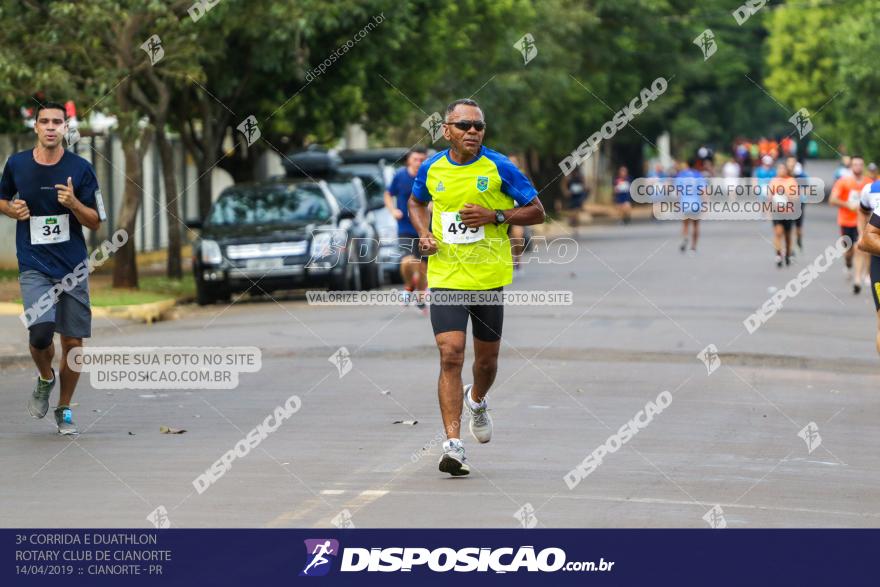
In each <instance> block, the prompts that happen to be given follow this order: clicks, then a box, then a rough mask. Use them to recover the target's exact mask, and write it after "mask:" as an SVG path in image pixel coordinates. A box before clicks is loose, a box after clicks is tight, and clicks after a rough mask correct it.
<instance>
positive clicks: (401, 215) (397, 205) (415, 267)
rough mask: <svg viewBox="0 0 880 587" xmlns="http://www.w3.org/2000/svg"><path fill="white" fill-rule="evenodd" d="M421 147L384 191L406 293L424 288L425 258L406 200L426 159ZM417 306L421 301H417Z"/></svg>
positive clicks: (409, 157) (407, 159) (426, 273)
mask: <svg viewBox="0 0 880 587" xmlns="http://www.w3.org/2000/svg"><path fill="white" fill-rule="evenodd" d="M427 153H428V152H427V150H425V148H424V147H415V148H414V149H411V150H410V152H409V153H407V155H406V165H405V166H404V167H402V168H400V169H398V170H397V172H396V173H395V174H394V178H393V179H392V180H391V183H390V184H389V185H388V190H387V191H386V192H385V207H386V208H388V210H389V211H390V212H391V215H392V216H394V218H395V220H397V244H398V248H399V249H400V250H401V254H402V255H403V258H402V259H401V260H400V276H401V278H402V279H403V287H404V289H405V290H406V291H407V292H413V291H416V292H423V291H425V287H427V285H426V284H427V280H428V261H427V259H426V258H425V257H422V256H421V255H420V254H419V251H418V234H416V229H415V228H413V225H412V222H410V220H409V209H408V208H407V201H408V200H409V196H410V194H412V185H413V181H414V180H415V178H416V173H418V171H419V167H420V166H421V165H422V163H424V162H425V159H426V158H427V156H428V155H427ZM418 304H419V307H421V306H422V302H421V301H419V302H418Z"/></svg>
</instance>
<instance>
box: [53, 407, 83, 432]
mask: <svg viewBox="0 0 880 587" xmlns="http://www.w3.org/2000/svg"><path fill="white" fill-rule="evenodd" d="M55 423H56V424H57V425H58V434H63V435H68V434H79V429H78V428H77V427H76V424H74V422H73V412H71V411H70V408H55Z"/></svg>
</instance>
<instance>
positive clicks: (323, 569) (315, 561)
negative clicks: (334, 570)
mask: <svg viewBox="0 0 880 587" xmlns="http://www.w3.org/2000/svg"><path fill="white" fill-rule="evenodd" d="M305 543H306V566H305V568H303V570H302V572H301V573H300V574H299V576H300V577H322V576H324V575H326V574H327V573H329V572H330V566H331V563H332V559H335V558H336V556H337V555H338V554H339V541H338V540H333V539H332V538H311V539H308V540H306V541H305ZM330 557H332V559H331V558H330Z"/></svg>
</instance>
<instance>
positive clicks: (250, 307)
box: [0, 207, 880, 527]
mask: <svg viewBox="0 0 880 587" xmlns="http://www.w3.org/2000/svg"><path fill="white" fill-rule="evenodd" d="M704 224H705V225H704V227H703V241H702V243H701V246H700V252H699V254H698V255H697V256H696V257H693V258H691V257H687V256H685V255H682V254H680V253H679V251H678V243H679V237H678V231H679V225H678V224H677V223H666V222H664V223H661V222H653V223H640V224H634V225H631V226H628V227H620V226H606V227H596V228H591V229H589V230H588V231H584V232H582V235H581V240H580V243H579V250H578V254H577V256H576V258H575V260H574V261H573V262H571V263H570V264H565V265H559V264H530V265H528V266H527V267H526V270H525V273H524V275H522V276H521V277H518V278H517V282H516V283H515V284H514V285H513V286H512V287H511V288H509V289H532V290H569V291H571V292H573V299H574V303H573V305H571V306H518V307H509V308H508V309H507V312H506V317H505V330H504V334H505V337H504V344H503V348H502V357H501V364H500V371H499V374H498V379H497V383H496V386H495V388H494V389H493V391H492V392H491V394H490V406H491V409H492V415H493V417H494V419H495V434H494V437H493V439H492V442H491V443H489V444H487V445H477V444H476V442H475V441H473V439H471V438H470V436H469V434H468V433H467V432H466V433H465V435H464V437H465V438H464V440H465V446H466V448H467V450H468V457H469V460H470V463H471V468H472V474H471V475H470V476H469V477H466V478H449V477H447V476H446V475H444V474H441V473H439V472H438V471H437V460H438V458H439V453H440V447H439V445H440V439H441V434H440V432H441V425H440V419H439V413H438V408H437V401H436V383H435V382H436V377H437V374H438V360H437V352H436V349H435V348H434V346H433V337H432V334H431V330H430V324H429V321H428V319H427V318H425V317H423V316H422V315H421V314H420V313H419V312H418V311H417V310H415V309H414V308H396V307H368V308H363V307H314V306H311V307H310V306H309V305H307V304H306V303H305V302H304V301H303V300H297V299H291V298H280V299H269V298H262V299H252V300H246V301H242V302H240V303H237V304H235V305H233V306H231V307H223V306H219V305H218V306H213V307H206V308H196V307H190V308H184V309H183V310H182V311H181V314H180V317H179V319H177V320H174V321H169V322H163V323H158V324H154V325H152V326H145V325H139V324H133V323H118V324H112V323H110V322H109V321H107V320H100V321H98V322H97V324H96V327H95V336H94V338H93V339H92V341H91V342H90V344H92V345H96V346H117V345H119V346H154V345H191V346H203V345H224V346H248V345H254V346H257V347H259V348H260V349H261V350H262V368H261V369H260V370H259V371H258V372H256V373H246V374H243V375H241V381H240V385H239V387H238V388H237V389H234V390H197V391H170V390H155V391H143V390H115V391H107V390H98V389H94V388H93V387H91V386H90V385H89V382H88V380H87V379H86V378H85V377H84V378H83V379H82V381H81V385H80V389H79V391H78V393H77V396H76V398H75V400H76V401H77V402H78V404H79V405H78V406H77V407H76V408H75V415H76V417H77V420H78V423H79V425H80V427H81V429H83V430H84V433H83V434H82V435H81V436H80V437H79V438H78V439H76V440H70V439H66V438H61V437H59V436H58V435H56V434H54V426H53V424H52V423H51V422H50V421H49V418H47V419H46V420H43V421H35V420H33V419H31V418H30V417H29V416H28V415H27V414H26V412H25V403H26V400H27V396H28V393H29V392H30V389H31V387H32V385H33V376H34V375H33V369H32V368H31V367H28V366H26V365H24V366H22V365H15V364H13V365H11V366H7V367H6V368H5V369H4V370H3V371H2V372H0V375H2V378H0V391H2V393H0V471H2V483H0V493H2V499H0V524H2V525H3V526H6V527H19V526H28V527H80V526H86V527H151V523H150V522H149V521H147V519H146V518H147V516H148V514H150V512H152V511H153V510H154V509H155V508H157V507H158V506H163V507H164V508H165V510H166V511H167V512H168V519H169V520H170V522H171V524H172V525H173V526H174V527H241V526H246V527H311V526H330V525H331V524H334V523H335V524H337V525H339V524H346V523H347V524H353V525H354V526H356V527H517V526H519V525H520V524H521V523H523V521H525V523H526V524H527V525H537V526H539V527H707V526H708V525H709V522H707V521H706V520H704V516H705V515H706V514H707V512H709V511H710V510H711V509H712V508H715V507H716V506H720V508H721V510H720V511H719V510H717V509H716V510H715V512H716V515H715V516H714V517H710V518H709V519H710V520H714V522H715V523H716V524H719V523H720V524H724V523H726V525H727V527H792V526H797V527H803V526H807V527H820V526H821V527H839V526H860V527H876V526H878V525H880V494H878V490H877V487H878V486H880V455H878V450H877V446H880V427H878V426H877V413H878V409H880V398H878V395H877V389H878V382H880V378H878V369H877V367H878V358H877V356H876V351H875V349H874V339H873V337H874V332H875V328H876V326H875V318H874V312H873V305H872V302H871V300H870V297H869V296H868V295H866V294H864V293H863V294H862V295H861V296H859V297H856V296H854V295H853V294H852V293H851V291H850V290H849V288H848V286H847V284H846V283H845V281H844V278H843V274H842V265H843V264H842V261H837V262H836V263H835V264H834V266H832V267H831V269H830V270H828V271H827V272H825V273H824V274H822V275H821V276H820V277H819V278H818V279H817V280H816V281H815V282H813V283H812V284H810V285H809V286H808V287H806V288H805V289H804V290H803V291H802V292H801V293H800V294H799V295H798V296H797V297H795V298H793V299H789V300H788V301H786V302H785V305H784V307H783V309H782V310H780V311H779V312H778V313H777V314H776V315H775V316H774V317H773V318H772V319H770V320H769V321H768V322H767V323H766V324H765V325H764V326H763V327H761V328H760V329H759V330H758V331H757V332H755V333H754V334H749V333H748V332H747V331H746V329H745V327H744V326H743V320H744V319H745V318H746V317H747V316H749V315H750V314H751V313H752V312H754V311H755V310H756V309H757V308H758V307H760V306H761V304H763V303H764V302H765V300H766V299H767V298H768V297H770V291H772V290H768V288H772V287H776V288H781V287H783V286H784V285H785V283H786V281H788V280H789V279H791V278H792V277H794V275H795V274H796V272H797V271H798V270H799V269H800V268H803V267H804V266H806V265H807V264H808V263H809V262H811V261H812V260H813V259H814V258H815V257H816V256H818V255H820V254H821V253H822V251H823V250H824V249H825V247H826V246H828V245H830V244H831V243H833V241H834V239H835V238H836V229H835V226H834V222H833V214H832V213H831V211H829V210H827V209H826V208H825V207H819V208H818V209H810V210H809V211H808V217H807V221H806V250H805V252H804V255H802V256H800V257H798V258H797V259H796V264H795V265H794V266H793V267H791V268H788V269H783V270H779V269H777V268H776V267H775V265H774V264H773V260H772V251H771V247H770V244H769V241H768V239H769V238H770V234H771V232H770V227H769V226H768V224H769V223H745V222H741V223H734V222H731V223H711V224H707V223H704ZM0 335H2V344H3V345H4V347H3V348H4V349H18V351H21V350H24V349H25V344H26V336H25V333H24V331H23V330H22V329H21V327H20V324H19V323H18V321H17V319H15V318H0ZM710 344H714V345H716V347H717V349H718V351H719V353H720V361H721V364H720V366H719V367H718V368H717V369H716V370H715V371H714V372H712V373H711V374H709V373H708V369H707V367H706V366H705V365H704V364H703V362H701V361H700V360H699V359H698V358H697V354H698V353H699V352H700V351H701V350H702V349H704V348H705V347H706V346H707V345H710ZM341 346H345V347H346V348H347V349H348V351H349V352H350V356H351V365H352V369H351V371H350V372H348V373H347V374H345V375H344V376H342V377H340V375H339V373H338V371H337V368H336V366H334V364H333V363H332V362H330V361H329V360H328V358H329V357H330V356H331V355H332V354H333V353H334V352H336V350H337V349H338V348H339V347H341ZM664 390H667V391H669V392H670V393H671V397H672V401H671V403H670V404H669V405H668V407H667V408H666V409H665V410H663V411H662V412H661V413H659V414H657V415H655V416H654V418H653V420H652V421H651V422H650V424H649V425H647V426H646V427H644V428H642V429H641V430H640V431H639V432H638V434H636V435H634V436H633V437H632V438H631V439H629V441H628V442H626V443H625V444H624V445H623V446H622V447H621V448H620V449H619V450H617V451H616V452H613V453H611V454H608V455H606V457H605V458H604V460H603V462H602V463H601V465H600V466H598V467H597V468H596V469H595V471H593V472H592V474H590V475H589V476H588V477H586V478H585V479H583V481H582V482H581V483H580V484H578V485H577V486H576V487H574V489H569V487H568V486H567V484H566V483H565V481H564V479H563V477H564V475H565V474H566V473H567V472H569V471H570V470H571V469H573V468H574V467H575V466H576V465H577V464H578V463H580V462H581V461H582V460H584V458H585V457H587V455H589V454H590V453H592V452H593V451H594V450H595V449H596V448H597V447H599V446H600V445H603V444H604V443H606V441H607V440H608V439H609V437H610V436H612V435H613V434H615V433H616V432H617V431H618V429H619V428H620V427H621V426H623V425H625V424H626V423H627V422H628V421H630V420H631V419H632V418H634V417H635V415H636V414H637V412H639V411H640V410H642V409H644V408H645V406H646V403H647V402H649V401H652V400H656V398H657V397H658V394H660V393H661V392H662V391H664ZM56 393H57V391H56ZM292 394H295V395H297V396H298V397H299V398H300V399H301V402H302V406H301V408H300V409H299V411H298V412H296V413H295V414H293V415H292V416H291V417H290V418H289V419H287V420H286V421H284V423H283V424H282V425H281V426H280V427H279V428H278V429H277V430H276V431H274V432H273V433H271V434H270V435H269V436H268V437H267V438H266V439H265V440H264V441H263V442H262V443H261V444H260V445H259V447H258V448H256V449H254V450H252V451H251V452H250V453H249V454H248V455H247V456H246V457H244V458H239V459H237V460H236V461H235V462H234V464H233V466H232V468H231V469H230V470H229V471H228V472H226V474H225V475H223V476H222V477H221V478H219V479H218V480H217V482H216V483H214V484H213V485H212V486H210V487H209V488H208V489H207V490H206V491H205V492H204V493H201V494H199V493H197V492H196V491H195V490H194V488H193V484H192V482H193V480H194V479H195V478H196V477H197V476H198V475H199V474H200V473H202V472H204V471H205V469H207V468H208V467H209V466H210V465H211V463H213V462H214V461H216V460H217V459H219V458H221V455H223V453H225V452H226V451H228V450H230V449H232V448H233V447H234V446H235V444H236V443H237V442H238V441H239V440H241V439H242V438H244V437H245V435H246V434H247V432H248V431H250V430H251V429H252V428H254V427H255V426H256V425H257V424H258V423H260V422H262V421H263V420H264V419H265V418H266V416H267V415H269V414H271V413H272V412H273V411H274V410H275V408H276V407H277V406H279V405H281V404H283V402H284V401H285V400H286V399H287V398H288V397H289V396H290V395H292ZM54 398H57V395H55V396H54ZM395 421H418V423H417V424H415V425H407V424H395V423H394V422H395ZM810 423H813V424H814V425H815V428H813V430H814V432H818V435H819V437H820V438H821V443H819V442H818V439H817V438H816V437H815V434H814V435H813V437H812V438H813V445H812V446H808V444H807V442H806V441H805V439H803V438H801V437H799V435H798V433H799V432H800V431H801V430H802V429H804V427H806V426H808V425H809V424H810ZM163 425H164V426H170V427H174V428H180V429H185V430H186V433H184V434H179V435H170V434H161V433H160V432H159V428H160V426H163ZM811 448H812V450H810V449H811ZM522 508H525V509H522ZM518 511H519V512H521V513H520V514H519V515H518V514H517V512H518ZM523 512H525V514H524V513H523ZM722 520H723V522H722Z"/></svg>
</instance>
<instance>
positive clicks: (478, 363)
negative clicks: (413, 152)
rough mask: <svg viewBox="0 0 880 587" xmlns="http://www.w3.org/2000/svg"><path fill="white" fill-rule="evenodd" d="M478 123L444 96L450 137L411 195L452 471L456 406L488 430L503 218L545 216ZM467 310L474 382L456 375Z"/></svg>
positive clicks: (472, 108) (506, 246) (519, 220)
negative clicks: (425, 257) (424, 260)
mask: <svg viewBox="0 0 880 587" xmlns="http://www.w3.org/2000/svg"><path fill="white" fill-rule="evenodd" d="M485 132H486V122H485V120H484V118H483V112H482V110H481V109H480V107H479V105H478V104H477V103H476V102H475V101H473V100H469V99H463V100H456V101H454V102H452V103H451V104H450V105H449V106H447V107H446V121H445V122H444V123H443V137H444V138H445V139H446V140H447V141H449V144H450V147H449V149H446V150H445V151H442V152H440V153H437V154H436V155H434V156H433V157H431V158H430V159H428V160H427V161H425V162H424V163H423V164H422V166H421V167H420V168H419V172H418V175H417V176H416V179H415V182H414V183H413V190H412V196H411V197H410V200H409V212H410V220H411V221H412V223H413V226H414V227H415V229H416V231H417V232H418V234H419V247H420V250H421V251H422V253H423V254H425V255H430V256H429V257H428V287H430V289H431V294H432V303H431V325H432V327H433V329H434V338H435V340H436V341H437V348H438V349H439V351H440V380H439V383H438V396H439V399H440V414H441V416H442V418H443V426H444V428H445V429H446V437H447V440H446V442H445V443H444V444H443V455H442V457H441V459H440V470H441V471H443V472H444V473H449V474H450V475H455V476H458V475H467V474H468V473H469V472H470V468H469V467H468V464H467V459H466V458H465V453H464V447H463V446H462V443H461V437H460V433H459V430H460V422H461V412H462V407H463V406H464V407H467V410H468V412H469V414H470V417H471V419H470V431H471V434H472V435H473V436H474V438H475V439H476V440H477V441H478V442H481V443H485V442H489V440H490V439H491V438H492V419H491V417H490V416H489V413H488V406H487V403H486V394H487V393H488V391H489V388H490V387H491V386H492V383H493V382H494V381H495V374H496V372H497V370H498V351H499V350H500V348H501V326H502V323H503V319H504V306H503V304H502V303H501V300H500V296H501V295H502V288H503V287H504V286H505V285H508V284H510V283H511V281H512V280H513V260H512V257H511V253H510V240H509V239H508V236H507V228H508V225H516V226H528V225H531V224H541V223H542V222H544V207H543V206H542V205H541V202H540V200H539V199H538V192H537V190H536V189H535V187H534V186H533V185H532V184H531V182H530V181H529V180H528V179H527V178H526V177H525V176H524V175H523V173H522V172H521V171H520V170H519V169H518V168H517V167H516V166H515V165H514V164H513V163H511V162H510V160H509V159H508V158H507V157H505V156H504V155H502V154H501V153H498V152H497V151H493V150H492V149H489V148H487V147H484V146H483V137H484V136H485ZM432 201H433V203H434V209H433V214H432V218H431V221H430V223H429V221H428V209H427V208H428V204H429V203H430V202H432ZM487 301H488V302H489V303H486V302H487ZM435 302H436V303H435ZM469 317H470V318H472V333H473V340H474V365H473V384H468V385H462V378H461V371H462V367H463V366H464V349H465V342H466V329H467V323H468V318H469Z"/></svg>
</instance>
